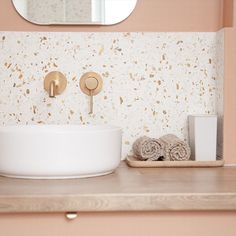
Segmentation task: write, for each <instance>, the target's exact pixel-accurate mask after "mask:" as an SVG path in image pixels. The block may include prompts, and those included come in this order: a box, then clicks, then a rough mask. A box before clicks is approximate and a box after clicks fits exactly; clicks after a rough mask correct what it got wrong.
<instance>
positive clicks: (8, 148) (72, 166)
mask: <svg viewBox="0 0 236 236" xmlns="http://www.w3.org/2000/svg"><path fill="white" fill-rule="evenodd" d="M121 136H122V131H121V128H119V127H115V126H109V125H97V126H92V125H91V126H90V125H88V126H79V125H19V126H4V127H0V175H3V176H7V177H15V178H29V179H66V178H82V177H92V176H100V175H105V174H109V173H112V172H113V171H114V170H115V169H116V168H117V167H118V166H119V163H120V160H121Z"/></svg>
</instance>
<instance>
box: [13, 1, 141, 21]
mask: <svg viewBox="0 0 236 236" xmlns="http://www.w3.org/2000/svg"><path fill="white" fill-rule="evenodd" d="M12 2H13V4H14V6H15V8H16V10H17V12H18V13H19V14H20V15H21V16H22V17H23V18H25V19H26V20H28V21H29V22H32V23H34V24H39V25H67V24H68V25H80V24H81V25H90V24H91V25H112V24H116V23H119V22H121V21H123V20H124V19H126V18H127V17H128V16H129V15H130V14H131V13H132V11H133V10H134V8H135V6H136V3H137V0H12Z"/></svg>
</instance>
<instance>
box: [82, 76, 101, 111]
mask: <svg viewBox="0 0 236 236" xmlns="http://www.w3.org/2000/svg"><path fill="white" fill-rule="evenodd" d="M102 86H103V81H102V77H101V76H100V75H99V74H97V73H95V72H88V73H85V74H84V75H83V76H82V77H81V79H80V88H81V90H82V92H83V93H85V94H86V95H88V96H89V97H90V109H89V114H93V97H94V96H95V95H97V94H98V93H100V92H101V90H102Z"/></svg>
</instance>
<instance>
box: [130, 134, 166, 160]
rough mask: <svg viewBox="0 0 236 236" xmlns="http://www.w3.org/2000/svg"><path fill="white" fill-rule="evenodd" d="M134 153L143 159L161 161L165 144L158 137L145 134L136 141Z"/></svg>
mask: <svg viewBox="0 0 236 236" xmlns="http://www.w3.org/2000/svg"><path fill="white" fill-rule="evenodd" d="M133 153H134V155H135V156H136V157H137V158H138V159H139V160H141V161H161V160H163V155H164V146H163V143H162V142H160V140H158V139H154V138H149V137H147V136H143V137H141V138H139V139H137V140H136V141H135V142H134V144H133Z"/></svg>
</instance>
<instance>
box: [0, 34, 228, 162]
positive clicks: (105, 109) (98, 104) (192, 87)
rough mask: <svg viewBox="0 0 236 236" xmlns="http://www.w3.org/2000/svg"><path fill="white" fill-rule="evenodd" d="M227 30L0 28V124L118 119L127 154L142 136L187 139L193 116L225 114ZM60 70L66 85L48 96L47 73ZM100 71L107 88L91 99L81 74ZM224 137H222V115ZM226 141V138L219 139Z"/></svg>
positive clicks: (83, 122)
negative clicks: (91, 104) (81, 83)
mask: <svg viewBox="0 0 236 236" xmlns="http://www.w3.org/2000/svg"><path fill="white" fill-rule="evenodd" d="M223 46H224V32H223V31H220V32H216V33H196V32H195V33H37V32H30V33H29V32H1V33H0V125H11V124H114V125H118V126H121V127H122V128H123V157H125V156H126V155H127V154H128V153H129V152H130V149H131V145H132V143H133V141H134V140H135V139H136V138H137V137H139V136H141V135H148V136H154V137H159V136H161V135H163V134H166V133H174V134H176V135H178V136H180V137H181V138H184V139H187V137H188V129H187V116H188V115H189V114H216V113H218V114H219V116H220V117H221V118H222V115H223V70H224V68H223V64H224V58H223V55H224V52H223V50H224V49H223ZM54 70H58V71H61V72H62V73H64V74H65V75H66V77H67V79H68V86H67V89H66V91H65V92H64V93H63V94H62V95H60V96H58V97H57V98H54V99H53V98H49V96H48V94H47V93H46V92H45V91H44V88H43V79H44V77H45V75H46V74H47V73H48V72H50V71H54ZM88 71H95V72H98V73H100V74H101V75H102V77H103V80H104V88H103V91H102V92H101V93H100V94H99V95H97V96H96V97H95V98H94V114H93V115H89V114H88V111H89V98H88V97H87V96H86V95H84V94H83V93H82V92H81V91H80V88H79V79H80V77H81V76H82V75H83V74H84V73H85V72H88ZM220 126H221V130H220V132H219V136H220V138H219V140H220V139H221V140H222V121H221V122H220ZM221 142H222V141H221Z"/></svg>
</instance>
